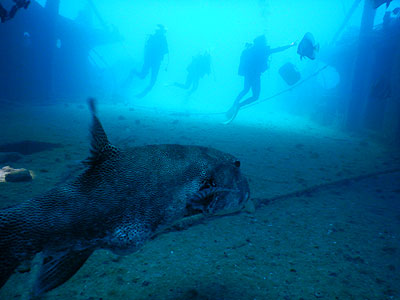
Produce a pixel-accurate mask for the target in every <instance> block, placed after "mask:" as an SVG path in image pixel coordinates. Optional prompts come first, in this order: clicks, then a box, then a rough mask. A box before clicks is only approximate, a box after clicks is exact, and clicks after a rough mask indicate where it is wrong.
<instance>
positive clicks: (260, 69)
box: [226, 36, 294, 123]
mask: <svg viewBox="0 0 400 300" xmlns="http://www.w3.org/2000/svg"><path fill="white" fill-rule="evenodd" d="M292 46H294V44H290V45H288V46H283V47H278V48H274V49H271V48H270V47H268V46H267V44H266V42H265V38H263V37H262V36H260V37H258V38H256V39H255V40H254V44H253V45H251V46H249V47H247V48H246V49H245V50H243V52H242V55H241V57H240V65H239V72H238V74H239V75H240V76H243V77H244V85H243V89H242V91H241V92H240V93H239V95H238V96H237V97H236V99H235V102H234V103H233V105H232V107H231V108H230V110H229V111H228V112H227V113H226V116H227V118H228V121H227V122H226V123H229V122H231V121H232V120H233V119H234V118H235V117H236V115H237V113H238V111H239V110H240V108H241V107H243V106H245V105H248V104H250V103H252V102H254V101H256V100H257V99H258V98H259V97H260V90H261V87H260V81H261V74H262V73H264V72H265V71H266V70H267V69H268V60H269V56H270V55H271V54H274V53H277V52H281V51H284V50H286V49H289V48H290V47H292ZM250 88H251V90H252V93H253V94H252V95H251V97H249V98H247V99H246V100H244V101H243V102H240V100H241V99H242V98H243V97H244V96H245V95H246V94H247V93H248V92H249V90H250Z"/></svg>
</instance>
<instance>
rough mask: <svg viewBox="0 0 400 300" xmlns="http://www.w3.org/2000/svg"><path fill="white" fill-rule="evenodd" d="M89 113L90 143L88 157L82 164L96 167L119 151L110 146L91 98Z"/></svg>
mask: <svg viewBox="0 0 400 300" xmlns="http://www.w3.org/2000/svg"><path fill="white" fill-rule="evenodd" d="M88 104H89V108H90V112H91V113H92V119H93V121H92V128H91V130H90V133H91V142H90V146H91V148H90V156H89V157H88V158H87V159H86V160H85V161H84V163H86V164H89V165H96V164H99V163H101V162H103V161H105V160H107V159H108V158H109V157H112V156H115V155H116V154H117V153H118V152H119V150H118V149H117V147H115V146H113V145H111V144H110V142H109V141H108V138H107V135H106V133H105V131H104V129H103V126H102V125H101V123H100V121H99V119H98V118H97V115H96V103H95V100H94V99H93V98H90V99H89V100H88Z"/></svg>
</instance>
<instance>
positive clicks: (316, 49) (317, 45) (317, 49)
mask: <svg viewBox="0 0 400 300" xmlns="http://www.w3.org/2000/svg"><path fill="white" fill-rule="evenodd" d="M314 49H315V51H319V43H318V44H316V45H315V46H314Z"/></svg>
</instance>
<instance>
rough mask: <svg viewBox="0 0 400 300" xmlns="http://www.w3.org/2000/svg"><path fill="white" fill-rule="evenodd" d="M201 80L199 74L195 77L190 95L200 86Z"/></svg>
mask: <svg viewBox="0 0 400 300" xmlns="http://www.w3.org/2000/svg"><path fill="white" fill-rule="evenodd" d="M199 80H200V78H199V77H198V76H197V77H196V78H194V79H193V86H192V89H191V90H190V92H189V95H191V94H192V93H193V92H195V91H196V90H197V88H198V87H199Z"/></svg>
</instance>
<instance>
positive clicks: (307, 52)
mask: <svg viewBox="0 0 400 300" xmlns="http://www.w3.org/2000/svg"><path fill="white" fill-rule="evenodd" d="M317 51H319V44H315V40H314V36H313V35H312V33H311V32H307V33H306V34H305V35H304V37H303V39H302V40H301V42H300V43H299V46H298V47H297V53H298V54H299V55H300V59H303V57H304V56H305V57H308V58H309V59H312V60H314V59H315V54H316V52H317Z"/></svg>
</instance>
